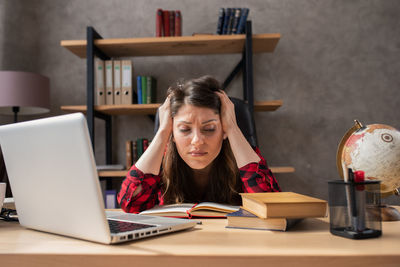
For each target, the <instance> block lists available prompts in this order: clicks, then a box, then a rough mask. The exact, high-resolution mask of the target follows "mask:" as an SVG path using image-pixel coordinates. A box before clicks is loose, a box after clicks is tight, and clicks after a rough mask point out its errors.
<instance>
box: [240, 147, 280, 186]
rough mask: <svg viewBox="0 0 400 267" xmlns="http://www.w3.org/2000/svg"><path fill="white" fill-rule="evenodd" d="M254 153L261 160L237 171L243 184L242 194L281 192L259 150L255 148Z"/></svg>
mask: <svg viewBox="0 0 400 267" xmlns="http://www.w3.org/2000/svg"><path fill="white" fill-rule="evenodd" d="M254 150H255V152H256V153H257V154H258V156H259V157H260V158H261V159H260V161H259V162H257V163H256V162H251V163H249V164H247V165H245V166H243V167H241V168H240V169H239V173H240V178H241V179H242V182H243V192H244V193H257V192H279V191H281V189H280V187H279V185H278V182H277V181H276V179H275V177H274V175H273V174H272V172H271V170H270V169H269V168H268V166H267V162H266V161H265V159H264V158H263V156H261V153H260V150H259V149H258V148H257V147H256V148H254Z"/></svg>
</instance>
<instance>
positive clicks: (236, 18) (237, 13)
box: [231, 8, 242, 34]
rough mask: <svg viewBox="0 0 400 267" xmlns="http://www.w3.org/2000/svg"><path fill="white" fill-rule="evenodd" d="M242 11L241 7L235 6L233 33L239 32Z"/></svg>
mask: <svg viewBox="0 0 400 267" xmlns="http://www.w3.org/2000/svg"><path fill="white" fill-rule="evenodd" d="M241 11H242V9H241V8H235V16H234V17H233V22H232V31H231V33H232V34H236V33H238V26H239V21H240V14H241Z"/></svg>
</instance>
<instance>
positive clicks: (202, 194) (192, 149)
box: [118, 76, 280, 212]
mask: <svg viewBox="0 0 400 267" xmlns="http://www.w3.org/2000/svg"><path fill="white" fill-rule="evenodd" d="M220 88H221V87H220V85H219V83H218V81H217V80H215V79H214V78H212V77H211V76H203V77H200V78H198V79H194V80H190V81H188V82H186V83H184V84H179V85H177V86H174V87H170V88H169V89H168V96H167V99H166V100H165V102H164V103H163V104H162V105H161V106H160V108H159V119H160V127H159V129H158V131H157V133H156V135H155V136H154V138H153V141H152V142H151V144H150V146H149V147H148V148H147V150H146V151H145V152H144V153H143V155H142V156H141V157H140V159H139V160H138V161H137V162H136V164H135V165H133V166H132V167H131V169H130V171H129V173H128V175H127V177H126V179H125V180H124V181H123V183H122V186H121V190H120V192H119V193H118V201H119V203H120V205H121V208H122V209H123V210H124V211H126V212H140V211H143V210H146V209H149V208H152V207H153V206H154V205H157V204H158V205H164V204H173V203H183V202H186V203H198V202H203V201H211V202H219V203H227V204H234V205H240V201H241V198H240V195H239V194H238V193H240V192H268V191H280V188H279V185H278V183H277V181H276V180H275V178H274V176H273V174H272V172H271V171H270V169H269V168H268V167H267V163H266V161H265V159H264V158H263V157H262V156H261V155H260V153H259V150H258V148H254V149H253V148H252V147H251V146H250V144H249V143H248V142H247V140H246V138H245V137H244V136H243V134H242V132H241V131H240V129H239V127H238V125H237V123H236V117H235V110H234V105H233V103H232V102H231V101H230V99H229V98H228V96H227V95H226V94H225V93H224V92H223V91H222V90H220Z"/></svg>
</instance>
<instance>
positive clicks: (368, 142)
mask: <svg viewBox="0 0 400 267" xmlns="http://www.w3.org/2000/svg"><path fill="white" fill-rule="evenodd" d="M343 163H344V166H346V167H347V168H351V169H353V170H354V171H356V170H362V171H364V172H365V179H366V180H371V181H373V180H380V181H381V185H380V186H381V187H380V189H381V196H382V197H386V196H389V195H392V194H396V195H399V190H398V188H399V187H400V131H399V130H397V129H396V128H394V127H392V126H389V125H385V124H371V125H365V126H364V125H362V124H361V123H360V122H359V121H357V120H355V125H354V126H353V127H352V128H350V129H349V130H348V131H347V133H346V134H345V135H344V136H343V138H342V140H341V142H340V144H339V146H338V151H337V155H336V165H337V169H338V172H339V174H340V176H341V177H342V179H343V165H342V164H343ZM393 212H395V211H393Z"/></svg>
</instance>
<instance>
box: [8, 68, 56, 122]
mask: <svg viewBox="0 0 400 267" xmlns="http://www.w3.org/2000/svg"><path fill="white" fill-rule="evenodd" d="M49 86H50V81H49V78H47V77H45V76H42V75H39V74H35V73H31V72H23V71H0V113H2V114H7V115H12V114H13V107H19V111H18V114H21V115H33V114H41V113H45V112H48V111H49V109H50V89H49Z"/></svg>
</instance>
